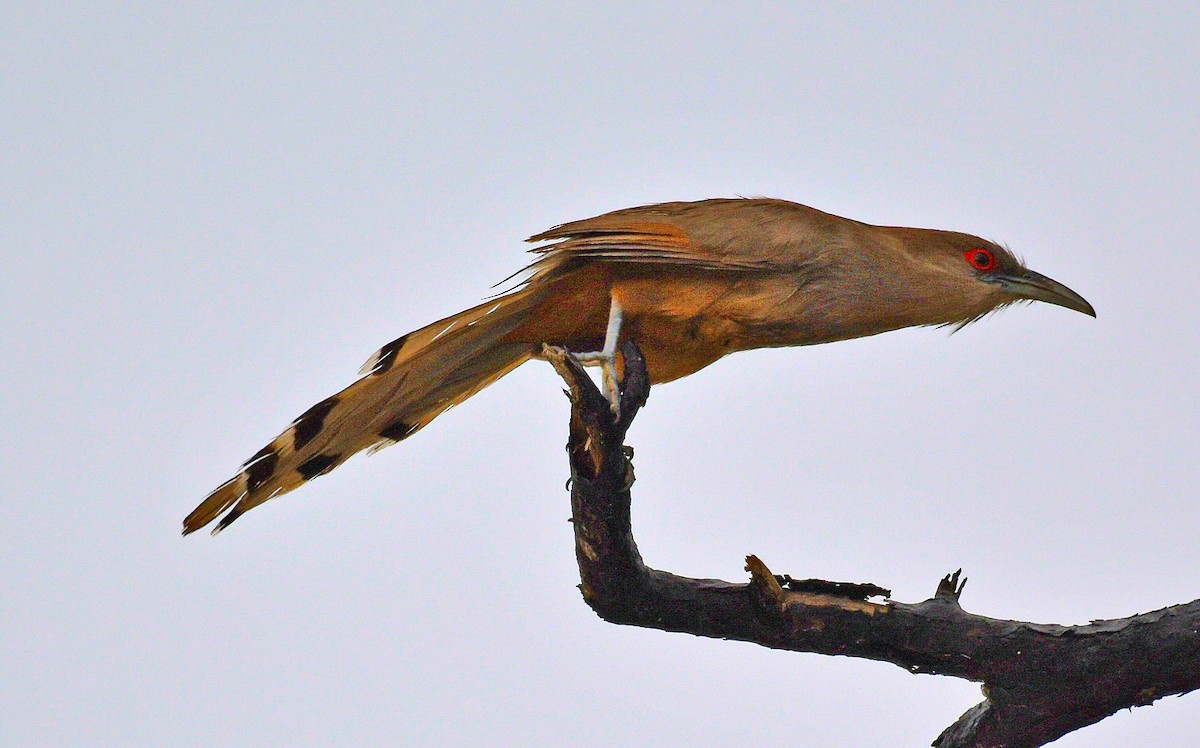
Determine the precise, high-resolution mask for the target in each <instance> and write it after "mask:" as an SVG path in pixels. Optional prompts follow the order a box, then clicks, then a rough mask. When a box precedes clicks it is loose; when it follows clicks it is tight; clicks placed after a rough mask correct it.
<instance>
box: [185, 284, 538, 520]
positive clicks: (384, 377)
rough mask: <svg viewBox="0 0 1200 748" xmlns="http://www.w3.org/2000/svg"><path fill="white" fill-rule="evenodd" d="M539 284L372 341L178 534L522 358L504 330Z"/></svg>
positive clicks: (520, 317) (468, 390) (294, 483)
mask: <svg viewBox="0 0 1200 748" xmlns="http://www.w3.org/2000/svg"><path fill="white" fill-rule="evenodd" d="M540 296H541V292H540V291H539V289H538V288H536V287H526V288H523V289H521V290H519V291H516V292H514V293H511V294H508V295H507V296H504V297H501V298H499V299H494V300H492V301H490V302H488V303H486V304H481V305H480V306H477V307H474V308H472V309H468V310H466V311H464V312H460V313H458V314H456V315H454V316H452V317H447V318H446V319H443V320H439V321H437V322H434V323H433V324H431V325H427V326H426V327H423V328H421V329H420V330H416V331H414V332H411V333H409V334H408V335H406V336H404V337H401V338H398V339H397V340H394V341H392V342H391V343H388V344H387V345H385V346H383V347H382V348H380V349H379V350H378V351H376V352H375V354H373V355H372V356H371V358H369V359H368V360H367V362H366V363H365V364H364V365H363V368H362V370H361V371H360V373H361V374H363V376H362V378H361V379H359V380H358V381H357V382H355V383H354V384H352V385H350V386H349V387H347V388H346V389H344V390H342V391H341V392H339V393H337V394H336V395H333V396H332V397H329V398H326V399H325V400H322V401H321V402H319V403H317V404H316V405H314V406H313V407H311V408H309V409H308V410H307V411H305V412H304V413H303V414H301V415H300V416H299V417H298V418H296V420H294V421H293V422H292V424H291V425H290V426H289V427H288V428H287V429H286V430H285V431H284V432H283V433H281V434H280V435H279V436H277V437H276V438H275V439H274V440H273V441H272V442H271V443H270V444H268V445H267V446H265V447H263V448H262V449H261V450H259V451H258V452H257V453H256V454H255V455H254V456H253V457H251V458H250V459H249V460H247V461H246V462H245V463H244V464H243V465H242V467H241V469H240V470H239V471H238V473H237V475H235V476H234V477H233V478H231V479H229V480H228V481H226V482H225V483H223V484H221V485H220V486H218V487H217V488H216V489H215V490H214V491H213V492H212V493H210V494H209V495H208V496H207V497H206V498H205V499H204V501H202V502H201V503H200V505H199V506H198V507H196V509H195V510H194V511H193V512H192V513H191V514H189V515H188V516H187V518H186V519H184V521H183V534H184V535H187V534H189V533H192V532H195V531H196V530H198V529H200V528H201V527H204V526H205V525H207V524H208V523H210V522H212V521H213V520H214V519H217V517H220V516H221V515H222V514H223V513H224V516H223V517H221V519H220V521H219V522H218V523H217V525H216V526H215V527H214V528H213V534H214V535H215V534H216V533H218V532H220V531H221V530H223V529H225V528H226V527H228V526H229V524H230V523H232V522H233V521H234V520H235V519H237V518H238V517H239V516H241V515H242V514H244V513H245V512H247V511H248V510H250V509H252V508H254V507H256V506H258V505H259V504H262V503H263V502H265V501H267V500H269V499H272V498H274V497H276V496H279V495H282V494H284V493H287V492H288V491H291V490H293V489H295V488H298V487H299V486H301V485H303V484H304V483H306V482H308V481H310V480H312V479H313V478H316V477H317V476H320V475H324V474H325V473H327V472H329V471H330V470H333V469H334V468H336V467H337V466H338V465H340V464H342V463H343V462H345V461H346V460H347V459H349V458H350V456H351V455H353V454H355V453H356V452H359V451H362V450H364V449H371V450H372V451H375V450H379V449H382V448H383V447H386V446H389V445H392V444H395V443H397V442H399V441H402V440H403V439H406V438H408V437H409V436H411V435H413V434H415V433H416V432H417V431H419V430H420V429H422V428H424V427H425V426H426V425H427V424H428V423H429V422H430V421H432V420H433V419H434V418H436V417H437V416H439V415H440V414H441V413H443V412H444V411H445V410H446V409H448V408H450V407H452V406H454V405H456V404H458V403H460V402H462V401H464V400H466V399H467V398H469V397H471V396H472V395H474V394H475V393H476V392H478V391H479V390H481V389H483V388H484V387H486V386H488V385H489V384H491V383H492V382H495V381H496V380H497V379H499V378H500V377H502V376H504V375H505V374H507V373H508V372H510V371H512V370H513V369H514V368H516V367H517V366H519V365H521V364H522V363H524V362H525V361H526V360H527V359H529V357H530V356H531V355H532V354H533V353H534V347H533V345H532V344H530V343H527V342H518V341H513V340H509V339H507V338H506V336H508V335H510V333H512V332H513V331H514V330H516V329H517V328H518V327H519V326H520V325H521V324H522V323H524V322H525V321H527V320H528V318H529V316H530V314H531V313H532V311H533V310H534V308H535V307H536V305H537V302H538V300H539V298H540Z"/></svg>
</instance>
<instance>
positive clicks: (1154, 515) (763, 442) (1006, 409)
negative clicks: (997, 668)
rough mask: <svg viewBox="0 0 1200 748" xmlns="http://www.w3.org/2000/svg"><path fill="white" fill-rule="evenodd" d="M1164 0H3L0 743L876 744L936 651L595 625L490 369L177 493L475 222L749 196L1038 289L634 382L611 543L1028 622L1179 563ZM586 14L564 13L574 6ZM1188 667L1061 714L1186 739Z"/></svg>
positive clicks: (1187, 400) (484, 266)
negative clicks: (361, 451)
mask: <svg viewBox="0 0 1200 748" xmlns="http://www.w3.org/2000/svg"><path fill="white" fill-rule="evenodd" d="M1186 5H1187V4H1183V3H1179V4H1167V3H1140V4H1132V3H1130V4H1099V3H1078V4H1065V3H1056V4H1053V5H1052V6H1051V5H1050V4H1042V3H1030V4H1015V5H1014V4H1013V3H1010V2H1006V3H995V4H981V3H970V4H961V5H958V6H951V5H945V4H938V5H932V4H930V5H926V4H921V5H907V4H886V5H885V4H839V5H837V6H836V7H830V6H827V5H791V6H788V7H786V8H784V7H780V6H779V4H775V3H772V4H751V3H736V4H732V3H728V2H725V3H709V4H700V5H689V6H686V7H684V6H680V5H677V4H674V3H670V4H644V3H636V4H622V3H616V4H613V3H605V4H603V6H601V5H600V4H593V3H586V4H570V3H553V4H551V3H546V4H523V5H518V4H508V5H498V4H472V5H465V6H456V7H453V8H441V9H436V10H435V9H430V8H429V7H427V6H428V4H425V3H421V4H416V3H412V4H407V5H403V6H402V7H400V8H397V7H396V6H395V4H391V3H386V4H379V5H377V6H359V8H358V9H346V8H345V7H341V8H340V9H333V8H332V7H331V6H327V5H320V4H315V3H306V4H295V3H287V4H278V5H266V4H255V5H246V6H241V7H227V8H226V9H224V10H205V9H202V8H200V7H199V6H190V7H185V6H182V5H176V4H162V3H153V4H144V5H129V6H127V7H126V8H125V9H124V10H112V9H111V8H110V7H109V6H110V4H103V3H93V4H82V5H75V6H70V5H58V4H46V3H20V4H11V3H10V4H9V5H8V6H7V7H6V8H5V10H3V11H0V50H2V52H0V54H2V55H3V73H2V76H0V135H2V142H3V147H2V148H0V180H2V181H0V189H2V193H0V238H2V242H0V246H3V247H4V250H3V251H4V257H5V265H6V271H5V272H4V273H3V281H2V284H3V288H2V299H3V300H2V302H0V304H2V307H0V308H2V309H3V317H2V319H0V323H2V327H3V336H4V340H5V346H4V347H5V350H6V353H5V354H4V357H3V360H4V366H3V369H4V372H5V386H4V395H3V398H2V399H0V405H2V414H3V421H4V423H5V425H6V427H7V446H6V448H5V449H4V450H3V457H0V470H2V473H3V475H2V480H3V488H2V494H3V501H2V502H0V568H2V569H3V573H2V574H0V599H2V600H3V603H2V608H0V647H2V657H3V662H4V666H3V677H0V743H3V744H4V745H6V746H7V745H13V746H35V745H71V746H93V745H94V746H140V745H172V746H211V745H237V746H284V745H286V746H296V745H302V746H303V745H313V746H319V745H348V746H349V745H482V744H492V745H527V744H543V745H569V744H583V745H631V746H637V745H696V746H707V745H713V746H719V745H751V744H753V745H795V744H804V745H812V746H823V745H847V746H855V745H865V744H867V743H868V742H869V741H871V740H872V739H873V738H872V737H869V736H877V735H879V734H886V735H888V742H889V743H890V744H895V745H924V744H927V743H928V742H929V741H930V740H932V739H933V738H934V737H935V736H936V735H937V734H938V732H939V731H940V730H941V729H942V728H943V727H945V726H946V725H947V724H949V723H950V722H951V721H953V720H954V719H955V718H956V717H958V716H959V714H961V713H962V712H963V711H964V710H965V709H967V708H968V707H970V706H971V705H972V704H974V703H976V702H977V701H979V699H980V698H981V697H980V693H979V688H978V686H976V685H973V684H969V683H965V682H962V681H957V680H951V679H947V678H935V677H930V676H919V677H918V676H912V675H909V674H907V673H905V672H904V671H902V670H900V669H898V668H895V667H893V666H890V665H885V664H880V663H873V662H865V661H855V660H849V659H844V658H825V657H817V656H812V655H799V654H789V653H781V652H772V651H767V650H764V649H759V648H757V647H753V646H750V645H746V644H739V643H729V642H721V641H710V640H702V639H696V638H693V637H689V636H683V635H675V634H666V633H662V632H658V631H644V630H639V629H632V628H621V627H615V626H611V625H608V624H605V623H602V622H601V621H600V620H599V619H597V618H596V617H595V616H594V615H593V614H592V613H591V611H590V610H589V609H588V608H587V607H586V606H585V605H584V603H583V602H582V600H581V598H580V596H579V593H578V591H577V590H576V589H575V586H574V585H575V584H576V583H577V581H578V580H577V576H576V568H575V562H574V554H573V548H572V539H571V531H570V527H569V526H568V524H567V522H566V518H567V516H568V514H569V508H568V497H567V494H566V493H565V492H564V490H563V484H564V481H565V480H566V477H567V462H566V457H565V454H564V453H563V450H562V447H563V444H564V442H565V439H566V421H567V415H568V411H567V403H566V401H565V399H564V398H563V397H562V395H561V393H560V389H561V383H560V381H559V380H558V379H557V378H556V376H555V375H554V374H553V373H552V371H551V369H550V367H549V366H547V365H545V364H538V363H533V364H529V365H527V366H525V367H523V368H521V369H519V370H518V371H517V372H516V373H514V374H513V375H511V376H509V377H508V378H506V379H504V380H502V381H501V382H500V383H499V384H497V385H496V386H494V387H492V388H491V389H489V390H487V391H485V392H484V393H482V394H481V395H479V396H478V397H477V398H475V399H474V400H472V401H470V402H469V403H467V404H465V405H464V406H462V407H460V408H457V409H455V410H453V411H451V412H450V413H448V414H446V415H445V416H444V417H442V418H441V419H439V420H438V422H437V423H435V424H434V425H433V426H431V427H430V428H429V429H427V430H426V431H424V432H422V433H421V434H420V435H419V436H418V437H415V438H413V439H412V440H410V441H408V442H406V443H404V444H403V445H401V446H399V447H396V448H394V449H390V450H387V451H385V452H383V453H381V454H379V455H378V456H375V457H372V458H370V459H362V458H357V459H355V460H353V461H351V462H350V463H348V464H347V465H345V466H343V467H342V468H340V469H339V470H337V471H336V472H334V473H333V474H331V475H329V476H327V477H324V478H322V479H321V480H319V481H317V482H315V483H314V484H312V485H310V486H307V487H305V488H304V489H302V490H301V491H298V492H296V493H294V494H291V495H289V496H287V497H286V498H283V499H280V500H278V501H275V502H272V503H270V504H268V505H267V506H265V507H263V508H260V509H258V510H256V511H254V512H252V513H251V514H249V515H247V516H246V517H244V518H243V519H241V520H240V521H239V522H238V523H237V524H235V525H233V526H232V527H231V528H230V529H229V531H227V532H226V533H224V534H223V535H221V536H220V537H219V538H216V539H213V538H210V537H208V536H207V535H206V534H198V535H196V536H193V537H189V538H186V539H184V538H181V537H179V523H180V520H181V519H182V517H183V516H184V515H185V514H186V513H187V512H188V511H190V510H191V509H192V507H193V506H194V505H195V504H196V503H197V502H198V501H199V500H200V499H201V498H202V497H203V496H204V495H205V493H207V492H208V490H210V489H211V488H213V487H214V486H215V485H217V484H218V483H219V482H221V481H222V480H224V479H225V478H226V477H228V475H230V474H231V472H232V471H233V470H234V469H235V468H236V467H237V465H238V464H239V463H240V462H241V461H242V460H244V459H245V458H246V457H248V456H249V455H250V454H251V453H253V452H254V451H255V450H256V449H257V448H258V447H260V446H261V445H262V444H263V443H265V442H266V441H267V440H268V439H270V438H271V437H272V436H274V435H275V434H276V433H277V432H278V431H279V430H280V429H281V428H282V427H283V426H285V425H286V424H287V423H288V422H289V421H290V420H291V419H292V418H293V417H295V416H296V414H298V413H300V412H302V411H303V410H304V409H305V408H307V407H308V406H309V405H311V404H312V403H314V402H316V401H317V400H319V399H321V398H323V397H324V396H326V395H328V394H330V393H332V392H334V391H336V390H338V389H340V388H341V387H343V386H344V385H346V384H347V383H349V382H350V381H352V379H353V378H354V372H355V371H356V369H357V367H358V366H359V364H360V363H361V362H362V360H363V359H365V358H366V357H367V355H368V354H370V353H371V351H372V350H374V349H375V348H376V347H377V346H378V345H380V344H381V343H384V342H386V341H388V340H391V339H392V338H395V337H397V336H398V335H400V334H402V333H404V332H407V331H409V330H410V329H413V328H415V327H418V326H421V325H423V324H425V323H427V322H429V321H431V320H433V319H436V318H438V317H441V316H444V315H446V314H449V313H452V312H454V311H457V310H459V309H461V308H464V307H466V306H468V305H471V304H473V303H476V302H477V301H478V300H479V299H480V298H482V297H483V296H485V295H487V294H489V293H490V289H489V287H490V285H491V284H492V283H494V282H495V281H497V280H499V279H501V278H503V277H505V276H506V275H508V274H509V273H510V272H511V271H513V270H515V269H516V268H517V267H519V266H521V265H522V264H523V263H524V262H525V259H526V257H525V255H524V254H523V250H524V248H525V247H524V246H523V245H522V243H521V240H522V239H523V238H524V237H525V236H528V235H529V234H532V233H534V232H536V231H538V230H541V229H543V228H546V227H548V226H550V225H553V224H556V223H559V222H561V221H565V220H569V219H574V218H580V217H585V216H589V215H592V214H595V213H598V212H602V211H606V210H610V209H613V208H619V207H624V206H627V205H634V204H639V203H644V202H651V201H659V200H670V199H692V198H702V197H710V196H720V195H735V194H742V195H771V196H777V197H784V198H788V199H792V200H796V201H799V202H804V203H808V204H811V205H813V206H815V207H818V208H822V209H824V210H828V211H831V212H834V213H838V214H841V215H846V216H850V217H853V218H858V219H861V220H866V221H871V222H875V223H891V224H907V225H920V226H936V227H942V228H952V229H959V230H964V231H970V232H972V233H977V234H981V235H983V236H986V237H989V238H993V239H996V240H1000V241H1003V242H1006V243H1007V244H1009V245H1010V246H1011V247H1012V248H1013V249H1014V250H1015V251H1016V252H1017V253H1019V254H1021V255H1023V256H1024V257H1025V258H1026V259H1027V260H1028V262H1029V264H1030V266H1032V267H1034V268H1035V269H1038V270H1040V271H1042V272H1044V273H1047V274H1048V275H1050V276H1052V277H1054V278H1057V279H1059V280H1061V281H1063V282H1064V283H1066V284H1068V285H1069V286H1071V287H1072V288H1074V289H1076V290H1077V291H1079V292H1080V293H1082V294H1083V295H1084V296H1086V297H1087V298H1088V299H1089V300H1090V301H1091V302H1092V303H1093V304H1094V305H1095V306H1096V308H1097V310H1098V312H1099V315H1100V316H1099V319H1098V320H1091V319H1088V318H1086V317H1084V316H1082V315H1079V314H1074V313H1071V312H1068V311H1066V310H1064V309H1060V308H1056V307H1049V306H1045V305H1040V306H1032V307H1022V308H1016V309H1010V310H1007V311H1005V312H1003V313H1002V314H1000V315H998V316H994V317H991V318H989V319H986V320H984V321H982V322H980V323H979V324H976V325H973V326H971V327H969V328H968V329H966V330H964V331H962V332H961V333H958V334H956V335H953V336H948V335H947V334H946V332H945V331H941V330H912V331H904V332H899V333H891V334H888V335H884V336H880V337H876V338H872V339H867V340H860V341H854V342H847V343H839V344H836V345H830V346H821V347H815V348H810V349H785V350H773V351H762V352H752V353H744V354H739V355H736V356H733V357H730V358H728V359H726V360H724V361H722V362H719V363H718V364H716V365H714V366H712V367H711V368H709V369H706V370H705V371H703V372H701V373H699V374H697V375H696V376H693V377H691V378H688V379H686V380H683V381H680V382H677V383H673V384H670V385H665V386H662V387H659V388H656V389H655V390H654V392H653V394H652V397H651V400H650V404H649V407H648V408H647V409H646V410H645V411H644V412H643V414H642V415H641V416H640V418H639V420H638V422H637V424H636V425H635V427H634V429H633V431H632V433H631V434H630V443H631V444H633V445H634V446H635V447H636V449H637V467H638V478H639V480H638V483H637V486H636V487H635V492H634V498H635V507H634V510H635V517H634V521H635V529H636V532H637V537H638V540H639V542H640V544H641V548H642V551H643V554H644V555H645V557H646V559H647V561H648V562H649V563H650V564H652V565H654V566H657V567H660V568H665V569H670V570H672V571H675V572H677V573H681V574H688V575H694V576H717V577H722V578H725V579H731V580H736V579H740V578H743V577H744V573H743V572H742V558H743V556H744V555H745V554H747V553H751V552H753V553H757V554H758V555H760V556H761V557H762V558H763V559H764V560H765V561H766V562H767V563H768V564H769V565H770V566H771V568H772V569H774V570H775V571H777V572H780V573H783V572H787V573H790V574H792V575H794V576H801V577H804V576H816V577H823V578H828V579H839V580H847V581H872V582H876V583H878V584H881V585H884V586H887V587H890V588H892V589H893V590H894V592H895V595H896V597H897V598H898V599H901V600H907V601H916V600H919V599H923V598H925V597H927V596H929V595H930V594H931V593H932V592H933V590H934V587H935V584H936V582H937V579H938V577H939V576H941V575H942V574H944V573H946V572H948V571H952V570H953V569H955V568H957V567H959V566H961V567H963V568H964V569H965V573H966V574H967V575H968V576H969V577H970V583H969V584H968V586H967V589H966V594H965V596H964V598H963V604H964V606H965V607H966V608H967V609H968V610H971V611H975V612H979V613H983V614H987V615H993V616H999V617H1014V618H1022V619H1030V620H1037V621H1044V622H1059V623H1077V622H1086V621H1087V620H1088V619H1089V618H1099V617H1118V616H1125V615H1129V614H1132V613H1136V612H1140V611H1145V610H1148V609H1152V608H1157V607H1161V606H1164V605H1168V604H1172V603H1178V602H1184V601H1188V600H1191V599H1193V598H1195V597H1197V596H1200V543H1198V542H1197V538H1198V537H1200V513H1198V511H1197V497H1196V494H1197V488H1196V486H1197V485H1198V484H1200V461H1198V460H1197V459H1196V456H1195V453H1194V451H1195V445H1196V444H1197V442H1198V440H1200V425H1198V424H1200V398H1198V397H1197V381H1198V379H1197V370H1198V369H1200V355H1198V354H1197V345H1198V343H1200V331H1198V329H1197V318H1198V314H1197V304H1198V298H1200V297H1198V294H1197V290H1196V289H1197V287H1198V286H1200V262H1198V261H1197V257H1198V254H1197V246H1196V244H1197V242H1196V237H1197V235H1200V211H1198V210H1197V208H1196V202H1197V196H1198V195H1200V123H1198V121H1197V120H1198V108H1197V107H1198V105H1197V102H1198V101H1200V53H1198V52H1197V50H1198V49H1200V12H1198V11H1197V10H1196V9H1195V6H1187V7H1189V9H1188V10H1183V8H1184V7H1185V6H1186ZM601 7H602V9H601ZM1198 698H1200V697H1196V696H1191V697H1185V698H1182V699H1175V698H1172V699H1168V700H1166V701H1165V702H1163V703H1160V704H1158V705H1155V706H1153V707H1151V708H1148V709H1140V710H1136V711H1134V712H1132V713H1129V712H1126V713H1122V714H1121V715H1118V716H1117V717H1114V718H1112V719H1110V720H1108V721H1106V722H1105V723H1103V724H1102V725H1099V726H1096V727H1093V728H1090V729H1088V730H1086V731H1083V732H1080V733H1076V734H1075V735H1074V736H1071V737H1068V738H1065V739H1063V740H1062V741H1061V743H1060V745H1063V746H1080V747H1082V746H1088V747H1089V748H1095V747H1097V746H1101V747H1104V746H1114V747H1115V746H1121V747H1124V746H1128V745H1177V744H1179V741H1180V740H1183V741H1184V742H1187V740H1188V739H1189V738H1188V737H1187V736H1193V737H1194V738H1200V701H1198Z"/></svg>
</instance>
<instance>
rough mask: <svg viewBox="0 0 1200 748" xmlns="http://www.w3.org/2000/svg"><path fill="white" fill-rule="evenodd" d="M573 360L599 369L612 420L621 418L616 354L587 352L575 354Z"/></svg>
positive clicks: (614, 352) (602, 388) (613, 352)
mask: <svg viewBox="0 0 1200 748" xmlns="http://www.w3.org/2000/svg"><path fill="white" fill-rule="evenodd" d="M575 359H576V360H577V361H579V363H581V364H583V365H584V366H599V367H600V385H601V391H602V392H604V397H605V398H606V399H607V400H608V406H609V408H610V409H611V410H612V412H613V417H614V418H619V417H620V416H621V392H620V389H619V388H618V386H617V352H616V351H615V350H612V351H589V352H587V353H576V354H575Z"/></svg>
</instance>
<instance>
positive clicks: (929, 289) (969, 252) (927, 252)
mask: <svg viewBox="0 0 1200 748" xmlns="http://www.w3.org/2000/svg"><path fill="white" fill-rule="evenodd" d="M897 235H898V236H899V237H900V238H901V239H902V245H903V247H904V255H905V257H904V261H903V262H902V264H903V265H906V266H907V267H906V268H905V271H904V272H903V274H904V275H905V276H906V280H907V283H908V284H909V285H910V288H911V289H912V290H913V291H914V292H915V293H914V296H915V297H917V298H919V299H920V302H921V303H922V305H924V306H925V307H926V309H925V311H926V313H932V315H933V318H931V319H929V320H928V321H927V322H926V324H949V325H954V326H956V327H961V326H963V325H967V324H970V323H971V322H974V321H975V320H977V319H979V318H980V317H982V316H984V315H985V314H987V313H988V312H991V311H993V310H995V309H999V308H1001V307H1004V306H1007V305H1009V304H1012V303H1015V302H1020V301H1044V302H1046V303H1048V304H1055V305H1057V306H1061V307H1066V308H1067V309H1073V310H1075V311H1077V312H1082V313H1083V314H1087V315H1089V316H1091V317H1095V316H1096V310H1095V309H1093V308H1092V305H1091V304H1089V303H1088V302H1087V300H1086V299H1084V298H1083V297H1082V296H1080V295H1079V294H1077V293H1075V292H1074V291H1072V290H1071V289H1069V288H1067V287H1066V286H1064V285H1063V284H1061V283H1059V282H1058V281H1056V280H1053V279H1051V278H1048V277H1046V276H1044V275H1042V274H1041V273H1038V272H1036V271H1034V270H1030V269H1029V268H1027V267H1025V265H1024V264H1023V263H1022V262H1021V261H1020V260H1019V259H1018V258H1017V257H1016V256H1014V255H1013V253H1012V252H1010V251H1008V250H1007V249H1006V248H1004V247H1002V246H1000V245H999V244H996V243H995V242H990V241H988V240H986V239H981V238H980V237H978V236H972V235H970V234H963V233H959V232H955V231H935V230H930V229H899V230H897Z"/></svg>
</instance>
